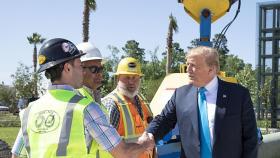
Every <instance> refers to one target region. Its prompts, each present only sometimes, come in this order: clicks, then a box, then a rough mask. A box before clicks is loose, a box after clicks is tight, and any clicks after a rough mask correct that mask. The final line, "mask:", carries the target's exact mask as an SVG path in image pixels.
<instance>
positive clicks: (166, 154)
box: [156, 125, 181, 158]
mask: <svg viewBox="0 0 280 158" xmlns="http://www.w3.org/2000/svg"><path fill="white" fill-rule="evenodd" d="M156 146H157V154H158V157H159V158H170V157H172V158H179V157H180V152H181V140H180V136H179V128H178V126H177V125H176V126H175V128H174V129H173V130H172V131H170V132H169V133H168V134H167V135H165V136H164V138H163V139H162V140H159V141H158V142H157V143H156Z"/></svg>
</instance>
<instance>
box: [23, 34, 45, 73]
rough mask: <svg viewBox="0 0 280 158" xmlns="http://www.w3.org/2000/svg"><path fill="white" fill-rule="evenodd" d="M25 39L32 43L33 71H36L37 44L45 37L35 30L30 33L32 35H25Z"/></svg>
mask: <svg viewBox="0 0 280 158" xmlns="http://www.w3.org/2000/svg"><path fill="white" fill-rule="evenodd" d="M27 40H28V42H29V43H30V44H33V45H34V50H33V67H34V72H36V71H37V44H42V43H43V42H44V41H45V40H46V39H45V38H42V37H41V35H40V34H38V33H36V32H35V33H33V34H32V36H29V37H27Z"/></svg>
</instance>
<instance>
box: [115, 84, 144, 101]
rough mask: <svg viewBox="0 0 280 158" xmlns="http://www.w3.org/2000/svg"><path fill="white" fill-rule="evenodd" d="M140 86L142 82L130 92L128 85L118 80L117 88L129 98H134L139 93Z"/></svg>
mask: <svg viewBox="0 0 280 158" xmlns="http://www.w3.org/2000/svg"><path fill="white" fill-rule="evenodd" d="M139 87H140V84H138V85H137V87H136V90H135V91H133V92H130V91H128V90H127V88H126V86H125V85H124V83H123V82H121V81H119V82H118V86H117V89H118V91H119V92H120V93H121V94H122V95H125V96H127V97H128V98H130V99H132V98H134V97H135V96H136V95H137V94H138V92H139Z"/></svg>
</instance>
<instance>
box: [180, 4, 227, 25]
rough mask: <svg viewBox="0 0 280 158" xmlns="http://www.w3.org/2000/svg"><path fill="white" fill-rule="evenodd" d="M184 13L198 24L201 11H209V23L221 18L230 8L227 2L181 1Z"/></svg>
mask: <svg viewBox="0 0 280 158" xmlns="http://www.w3.org/2000/svg"><path fill="white" fill-rule="evenodd" d="M182 3H183V4H184V8H185V11H186V12H187V13H188V14H189V15H190V16H191V17H192V18H193V19H194V20H195V21H197V22H198V23H200V15H201V11H202V10H203V9H208V10H210V11H211V15H212V18H211V22H212V23H213V22H214V21H216V20H217V19H219V18H220V17H222V16H223V15H224V14H225V13H226V12H227V10H228V9H229V7H230V3H229V0H182Z"/></svg>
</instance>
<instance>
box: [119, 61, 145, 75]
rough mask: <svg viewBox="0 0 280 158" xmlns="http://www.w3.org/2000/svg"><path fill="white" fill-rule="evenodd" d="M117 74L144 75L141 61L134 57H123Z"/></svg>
mask: <svg viewBox="0 0 280 158" xmlns="http://www.w3.org/2000/svg"><path fill="white" fill-rule="evenodd" d="M115 75H139V76H143V74H142V72H141V66H140V63H139V62H138V61H137V60H136V59H135V58H132V57H127V58H123V59H122V60H121V61H120V63H119V65H118V69H117V72H116V73H115Z"/></svg>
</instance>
